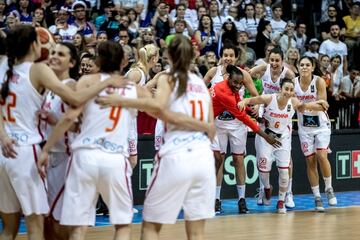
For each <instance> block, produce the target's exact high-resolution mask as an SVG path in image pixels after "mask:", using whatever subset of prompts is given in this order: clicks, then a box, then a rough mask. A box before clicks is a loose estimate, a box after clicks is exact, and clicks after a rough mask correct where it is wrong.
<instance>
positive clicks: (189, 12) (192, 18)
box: [170, 0, 197, 29]
mask: <svg viewBox="0 0 360 240" xmlns="http://www.w3.org/2000/svg"><path fill="white" fill-rule="evenodd" d="M180 5H181V6H182V7H181V10H180V11H181V17H182V18H183V19H184V20H185V21H186V23H187V24H188V25H189V26H190V27H191V28H192V29H195V28H197V26H193V25H192V24H193V23H195V22H196V18H197V12H196V10H194V9H189V1H188V0H180V1H179V4H177V5H176V7H175V8H174V9H173V10H171V12H170V16H171V17H172V18H173V20H174V21H175V17H179V9H178V7H179V6H180Z"/></svg>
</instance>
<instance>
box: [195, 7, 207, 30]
mask: <svg viewBox="0 0 360 240" xmlns="http://www.w3.org/2000/svg"><path fill="white" fill-rule="evenodd" d="M196 12H197V18H196V20H195V22H194V26H195V29H194V31H196V30H197V29H198V28H199V22H200V19H201V17H202V16H204V15H206V14H208V10H207V8H205V7H199V8H198V9H197V11H196Z"/></svg>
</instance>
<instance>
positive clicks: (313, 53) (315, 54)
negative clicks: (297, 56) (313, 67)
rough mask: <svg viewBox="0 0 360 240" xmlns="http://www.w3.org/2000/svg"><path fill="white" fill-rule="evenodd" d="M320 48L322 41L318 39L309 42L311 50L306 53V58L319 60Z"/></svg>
mask: <svg viewBox="0 0 360 240" xmlns="http://www.w3.org/2000/svg"><path fill="white" fill-rule="evenodd" d="M319 46H320V41H319V40H317V39H316V38H312V39H310V41H309V49H308V51H306V52H305V53H304V55H305V56H308V57H312V58H315V59H319Z"/></svg>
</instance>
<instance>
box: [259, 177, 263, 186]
mask: <svg viewBox="0 0 360 240" xmlns="http://www.w3.org/2000/svg"><path fill="white" fill-rule="evenodd" d="M259 188H260V189H264V184H263V183H262V181H261V178H260V177H259Z"/></svg>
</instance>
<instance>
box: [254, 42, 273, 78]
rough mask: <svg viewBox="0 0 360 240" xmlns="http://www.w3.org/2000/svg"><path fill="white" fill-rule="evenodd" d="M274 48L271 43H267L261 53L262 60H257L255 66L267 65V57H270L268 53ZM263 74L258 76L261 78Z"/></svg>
mask: <svg viewBox="0 0 360 240" xmlns="http://www.w3.org/2000/svg"><path fill="white" fill-rule="evenodd" d="M274 47H275V44H273V43H272V42H269V43H267V44H266V45H265V47H264V49H263V51H262V52H263V53H264V52H265V57H264V58H258V59H257V60H256V62H255V66H258V65H261V64H268V63H269V56H270V52H271V50H273V49H274ZM262 75H263V73H261V74H260V76H262Z"/></svg>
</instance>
